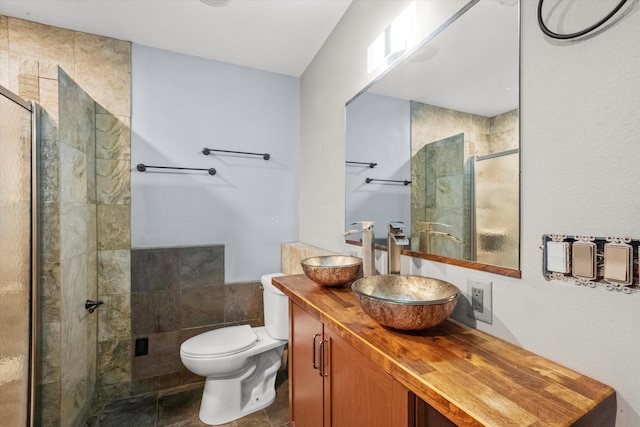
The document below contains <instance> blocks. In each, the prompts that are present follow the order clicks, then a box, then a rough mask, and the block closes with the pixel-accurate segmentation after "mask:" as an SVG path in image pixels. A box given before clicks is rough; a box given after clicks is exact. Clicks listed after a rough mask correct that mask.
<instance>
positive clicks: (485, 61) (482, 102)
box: [369, 0, 520, 117]
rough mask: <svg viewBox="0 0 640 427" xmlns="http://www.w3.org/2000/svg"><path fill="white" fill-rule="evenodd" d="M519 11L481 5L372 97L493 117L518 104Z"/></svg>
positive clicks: (487, 0) (487, 1) (511, 5)
mask: <svg viewBox="0 0 640 427" xmlns="http://www.w3.org/2000/svg"><path fill="white" fill-rule="evenodd" d="M519 22H520V19H519V10H518V6H517V5H516V4H515V2H507V1H504V0H498V1H492V0H482V1H480V2H478V3H476V4H475V5H474V6H473V7H471V9H469V10H468V11H467V12H466V13H465V14H464V15H462V16H461V17H460V18H458V20H456V21H455V22H453V23H452V24H451V25H450V26H448V27H447V28H445V29H444V30H443V31H442V33H440V34H438V35H437V36H436V37H435V38H433V40H431V41H430V42H429V43H427V44H426V45H424V46H423V47H421V48H420V49H418V50H417V51H416V52H414V53H413V54H412V55H411V56H410V57H409V58H408V59H407V60H405V61H403V62H402V63H400V64H399V65H398V66H397V67H396V68H394V69H393V70H391V71H390V72H389V73H388V74H386V75H385V76H383V77H382V79H380V80H379V81H378V82H376V83H375V84H374V85H373V86H372V87H371V88H370V89H369V91H370V92H373V93H377V94H381V95H386V96H391V97H394V98H399V99H406V100H413V101H418V102H422V103H425V104H431V105H436V106H439V107H443V108H448V109H451V110H456V111H464V112H467V113H472V114H479V115H481V116H485V117H493V116H496V115H498V114H502V113H504V112H506V111H511V110H513V109H514V108H517V107H518V104H519V77H520V75H519V64H520V56H519V45H520V41H519V36H518V34H519Z"/></svg>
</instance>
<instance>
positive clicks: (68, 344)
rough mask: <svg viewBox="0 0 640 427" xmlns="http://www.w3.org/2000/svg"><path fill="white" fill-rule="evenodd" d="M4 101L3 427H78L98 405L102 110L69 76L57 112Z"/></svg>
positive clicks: (11, 98) (0, 241) (0, 171)
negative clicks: (94, 307) (90, 305)
mask: <svg viewBox="0 0 640 427" xmlns="http://www.w3.org/2000/svg"><path fill="white" fill-rule="evenodd" d="M2 95H3V96H2V97H0V98H1V103H0V120H1V121H0V136H1V140H0V145H1V146H0V152H1V153H2V154H1V155H0V205H1V206H0V209H1V211H0V215H1V218H0V234H1V235H0V327H1V331H2V332H1V333H0V394H1V395H2V397H3V398H2V401H1V403H0V405H1V407H0V425H2V426H5V425H6V426H21V425H22V426H26V425H34V426H79V425H81V424H83V423H84V421H85V420H86V419H87V417H88V416H89V414H90V412H91V410H92V408H93V405H94V403H95V401H96V383H97V359H98V357H97V339H98V313H97V312H89V311H88V310H87V309H86V308H85V303H86V301H87V300H96V299H97V296H98V295H97V293H98V291H97V269H98V260H97V202H96V109H97V108H98V106H97V104H96V103H95V101H93V99H92V98H91V97H89V96H88V95H87V94H86V93H85V92H84V91H83V90H82V89H81V88H80V87H79V86H78V85H77V84H76V83H75V82H74V81H73V80H72V79H71V78H70V77H69V76H68V75H67V74H66V73H65V72H64V71H63V70H62V69H59V73H58V79H57V111H47V110H45V109H42V108H40V107H38V106H37V105H36V104H35V103H28V102H26V101H24V100H22V99H21V98H19V97H18V96H16V95H14V94H12V93H11V92H9V91H8V90H6V89H4V88H2Z"/></svg>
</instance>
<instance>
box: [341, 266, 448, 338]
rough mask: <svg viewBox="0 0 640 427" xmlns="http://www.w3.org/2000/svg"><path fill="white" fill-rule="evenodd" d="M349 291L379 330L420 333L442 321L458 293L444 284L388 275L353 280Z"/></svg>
mask: <svg viewBox="0 0 640 427" xmlns="http://www.w3.org/2000/svg"><path fill="white" fill-rule="evenodd" d="M351 289H352V290H353V292H354V293H355V295H356V298H357V300H358V302H359V303H360V305H361V306H362V309H363V310H364V312H365V313H367V314H368V315H369V316H371V317H372V318H373V319H374V320H376V321H377V322H378V323H380V324H381V325H382V326H386V327H388V328H393V329H400V330H420V329H426V328H430V327H433V326H436V325H438V324H440V323H442V322H443V321H445V320H446V319H447V318H448V317H449V316H450V315H451V313H452V312H453V309H454V308H455V307H456V304H457V303H458V297H459V296H460V289H458V288H457V287H456V286H454V285H452V284H451V283H448V282H445V281H443V280H438V279H433V278H430V277H422V276H407V275H397V274H388V275H380V276H368V277H364V278H362V279H359V280H356V281H355V282H353V284H352V285H351Z"/></svg>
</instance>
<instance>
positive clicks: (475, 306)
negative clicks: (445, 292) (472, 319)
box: [471, 288, 484, 313]
mask: <svg viewBox="0 0 640 427" xmlns="http://www.w3.org/2000/svg"><path fill="white" fill-rule="evenodd" d="M482 294H483V292H482V288H471V309H472V310H473V311H477V312H478V313H482V312H483V311H484V302H483V298H482Z"/></svg>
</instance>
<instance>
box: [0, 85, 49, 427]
mask: <svg viewBox="0 0 640 427" xmlns="http://www.w3.org/2000/svg"><path fill="white" fill-rule="evenodd" d="M0 95H1V96H3V97H5V98H7V99H9V100H11V101H13V102H14V103H15V104H17V105H19V106H20V107H22V108H24V109H25V110H27V111H28V112H29V113H31V147H30V148H31V219H30V220H31V235H30V238H31V253H30V261H31V262H30V264H31V266H30V268H31V274H30V283H29V288H30V291H29V299H30V304H29V305H30V313H29V335H30V338H29V354H28V357H29V365H28V366H29V372H28V381H27V387H28V390H27V404H28V408H27V425H28V426H33V425H35V407H36V405H35V401H36V391H37V384H36V375H35V373H36V369H37V357H36V355H37V354H38V353H37V343H38V339H39V333H38V328H37V325H38V323H37V319H38V316H39V311H38V301H37V297H38V292H37V284H38V268H39V261H38V257H39V252H38V247H39V237H38V236H39V233H38V200H40V198H39V186H38V185H37V184H38V179H39V171H38V162H37V160H38V159H37V155H38V154H37V153H38V150H37V149H36V146H37V141H38V138H39V134H40V129H39V126H38V124H39V114H40V107H39V106H38V105H37V104H36V103H35V102H33V101H26V100H25V99H23V98H21V97H20V96H18V95H16V94H14V93H13V92H11V91H10V90H9V89H7V88H5V87H4V86H2V85H0Z"/></svg>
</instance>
